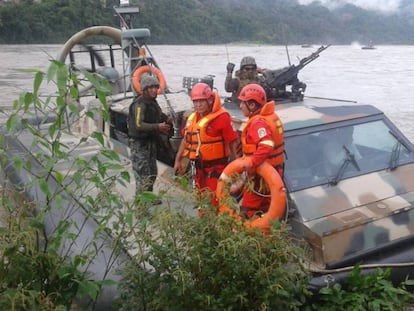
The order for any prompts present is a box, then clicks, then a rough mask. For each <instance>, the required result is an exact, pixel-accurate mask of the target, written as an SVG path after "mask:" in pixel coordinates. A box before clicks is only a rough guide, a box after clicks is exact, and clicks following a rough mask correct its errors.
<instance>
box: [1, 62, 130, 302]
mask: <svg viewBox="0 0 414 311" xmlns="http://www.w3.org/2000/svg"><path fill="white" fill-rule="evenodd" d="M30 71H31V72H32V73H33V74H34V82H33V90H32V91H31V92H24V93H22V94H21V95H20V97H19V98H18V99H17V100H15V101H14V103H13V110H11V111H9V112H8V113H9V117H8V120H7V121H6V126H5V129H4V132H2V133H1V135H0V143H1V150H2V152H0V161H1V163H2V167H3V168H4V167H8V169H7V174H12V176H27V177H26V178H27V180H26V181H25V182H24V183H21V184H20V187H19V185H17V184H16V183H15V184H14V186H17V189H15V191H17V192H15V193H21V195H20V197H18V198H17V199H13V196H11V194H10V191H11V190H9V191H8V192H7V193H6V192H4V193H2V196H1V199H2V209H4V208H5V209H6V210H7V211H8V213H9V217H8V218H7V219H8V222H7V226H4V227H3V228H0V229H2V230H0V309H2V310H40V309H41V310H60V309H61V310H67V309H69V308H70V306H71V304H72V303H73V301H76V300H78V299H82V300H83V301H90V302H91V306H92V305H93V303H94V302H95V301H96V299H97V297H98V296H99V294H100V292H101V290H102V288H103V287H104V286H113V282H112V281H111V280H110V279H106V280H104V281H101V280H99V279H98V280H96V279H92V280H90V279H89V278H90V275H89V272H88V267H89V265H91V264H92V265H93V262H94V259H95V258H96V257H97V256H98V254H100V253H101V249H102V248H103V247H105V244H104V243H103V242H102V239H103V238H102V237H103V236H107V234H108V232H111V233H113V234H114V235H113V237H112V238H113V241H112V242H113V243H114V246H113V247H112V248H111V252H112V253H111V254H108V256H109V258H107V260H108V261H107V266H106V267H105V266H104V267H102V269H103V270H104V271H103V274H104V275H105V273H108V271H109V270H110V269H111V266H112V264H113V262H114V261H116V260H117V258H118V255H119V253H120V248H121V245H120V243H121V242H120V241H121V240H122V239H123V234H124V233H123V232H122V231H120V232H119V234H117V232H116V230H114V231H111V230H113V228H114V226H115V221H114V220H113V219H112V217H113V215H114V214H116V213H118V212H119V213H122V212H121V211H120V210H122V209H123V208H128V207H129V205H128V204H126V203H124V202H123V198H121V197H119V195H118V194H117V193H115V192H114V191H113V189H114V187H115V186H117V187H124V186H125V185H126V184H127V183H129V181H130V176H129V174H128V172H127V171H125V167H124V166H123V165H122V164H121V161H120V156H119V154H117V153H115V152H114V151H113V150H111V149H108V148H106V146H107V141H106V139H105V137H104V136H103V134H102V133H100V132H95V133H92V134H91V135H90V136H85V137H77V136H76V135H73V136H72V138H73V139H71V140H68V139H67V137H68V136H67V135H68V133H69V132H70V131H71V129H70V125H71V124H73V123H76V122H78V121H79V120H80V119H82V118H84V119H85V118H86V119H88V118H93V114H84V113H83V112H82V110H81V109H80V106H79V105H78V104H77V102H76V101H75V98H77V95H78V91H77V89H78V87H80V86H81V85H80V82H79V79H78V77H77V76H76V75H74V74H73V72H71V71H70V70H69V67H68V66H67V65H65V64H63V63H60V62H57V61H52V62H51V65H50V67H49V68H48V71H47V73H45V72H42V71H40V70H30ZM82 74H83V75H84V76H86V77H87V78H88V82H89V83H92V84H93V85H94V89H95V95H96V97H97V98H99V99H101V103H102V106H101V108H100V109H99V113H100V115H101V116H102V117H103V118H104V119H105V120H107V121H108V119H107V117H108V106H107V104H106V98H105V96H106V95H107V94H108V92H109V89H110V87H109V83H108V82H107V81H106V80H102V79H100V78H99V77H97V76H95V75H93V74H90V73H88V72H84V73H82ZM44 82H47V83H53V84H55V86H56V94H54V95H51V96H48V97H40V96H39V93H40V89H41V87H42V84H43V83H44ZM29 134H30V135H29ZM21 137H25V138H21ZM18 138H21V139H23V140H25V139H26V140H25V143H27V145H26V148H27V149H29V150H26V152H25V155H24V156H23V157H21V156H15V157H10V154H7V152H6V151H5V150H7V149H9V148H10V146H14V145H13V144H14V142H16V141H18ZM85 146H91V147H93V150H94V152H93V154H90V153H89V155H86V156H80V155H79V148H85ZM62 165H63V166H62ZM62 167H64V169H63V170H62ZM25 172H27V174H26V175H25ZM20 174H22V175H20ZM12 190H13V189H12ZM12 193H14V192H12ZM30 198H34V199H32V200H33V201H29V200H30ZM79 212H80V213H82V215H83V217H84V220H83V223H79V219H78V218H76V217H71V216H72V215H75V214H76V213H79ZM90 220H92V221H93V222H94V223H95V224H96V228H95V230H94V231H92V232H91V235H92V236H85V231H84V230H85V227H86V226H85V223H87V222H88V221H90ZM45 223H47V224H48V225H47V226H45ZM113 224H114V225H113ZM121 225H122V224H121ZM121 225H118V227H121ZM128 230H130V229H128ZM128 232H129V231H128ZM82 236H83V237H82ZM79 237H81V238H80V239H79Z"/></svg>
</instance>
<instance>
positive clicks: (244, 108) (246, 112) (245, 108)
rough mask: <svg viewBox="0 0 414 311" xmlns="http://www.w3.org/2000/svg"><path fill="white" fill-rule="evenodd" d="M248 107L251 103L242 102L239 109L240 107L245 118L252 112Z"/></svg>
mask: <svg viewBox="0 0 414 311" xmlns="http://www.w3.org/2000/svg"><path fill="white" fill-rule="evenodd" d="M248 105H249V103H248V102H246V101H242V102H240V106H239V107H240V110H241V112H242V113H243V115H244V116H245V117H248V116H250V110H249V108H248Z"/></svg>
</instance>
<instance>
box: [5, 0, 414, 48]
mask: <svg viewBox="0 0 414 311" xmlns="http://www.w3.org/2000/svg"><path fill="white" fill-rule="evenodd" d="M130 2H131V4H132V5H138V6H139V8H140V12H141V13H140V14H139V15H138V17H137V18H136V19H134V20H133V23H132V26H133V27H135V28H138V27H148V28H150V29H151V32H152V42H154V43H158V44H220V43H227V42H258V43H265V44H279V45H280V44H286V43H288V44H303V43H314V44H317V43H331V44H350V43H352V42H354V41H359V42H361V43H367V42H369V41H373V43H374V44H413V43H414V30H413V29H414V27H412V26H413V23H414V22H413V18H412V17H413V12H412V11H411V12H410V8H409V7H408V6H407V7H406V8H405V10H406V12H405V14H406V15H405V16H403V14H402V13H399V14H382V13H380V12H375V11H366V10H363V9H361V8H359V7H356V6H353V5H347V6H343V7H338V8H337V9H333V10H329V9H328V8H326V7H325V6H322V5H321V4H320V3H319V2H317V1H315V2H313V3H311V4H310V5H306V6H305V5H300V4H299V3H298V1H289V0H278V1H276V0H273V1H269V0H256V1H242V0H235V1H228V0H214V1H197V0H181V1H169V0H141V1H133V0H131V1H130ZM114 5H116V6H119V1H116V0H111V1H109V0H108V1H106V6H104V5H103V4H102V1H99V0H72V1H59V0H43V1H41V2H37V1H36V2H35V1H21V2H20V3H19V4H14V3H6V4H3V5H2V6H0V19H1V21H2V22H1V24H0V42H1V43H8V44H11V43H63V40H66V39H68V38H70V37H71V36H72V35H73V34H74V33H76V32H78V31H80V30H82V29H83V28H86V27H90V26H96V25H108V26H114V27H118V26H119V19H118V18H114V16H113V15H114V14H113V10H112V7H113V6H114ZM402 10H403V9H402Z"/></svg>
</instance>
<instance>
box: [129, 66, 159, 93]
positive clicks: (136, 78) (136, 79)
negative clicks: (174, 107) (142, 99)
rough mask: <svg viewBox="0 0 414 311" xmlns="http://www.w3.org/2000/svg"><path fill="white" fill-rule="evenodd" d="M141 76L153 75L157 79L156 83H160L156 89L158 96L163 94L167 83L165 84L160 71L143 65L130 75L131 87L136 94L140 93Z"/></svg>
mask: <svg viewBox="0 0 414 311" xmlns="http://www.w3.org/2000/svg"><path fill="white" fill-rule="evenodd" d="M143 74H154V75H155V76H156V77H157V79H158V81H160V88H159V89H158V95H160V94H162V93H163V92H164V90H165V89H166V87H167V83H166V82H165V78H164V75H163V74H162V72H161V70H159V69H158V68H157V67H155V66H149V65H145V66H140V67H138V68H137V69H136V70H135V71H134V73H133V75H132V85H133V87H134V89H135V91H136V92H137V93H138V94H141V93H142V90H141V84H140V79H141V76H142V75H143Z"/></svg>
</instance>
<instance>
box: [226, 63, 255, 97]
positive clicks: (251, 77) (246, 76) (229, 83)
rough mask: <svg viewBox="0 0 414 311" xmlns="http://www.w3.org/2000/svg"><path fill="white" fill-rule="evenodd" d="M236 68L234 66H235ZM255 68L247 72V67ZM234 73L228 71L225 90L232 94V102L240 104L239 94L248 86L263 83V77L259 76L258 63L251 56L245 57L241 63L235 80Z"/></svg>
mask: <svg viewBox="0 0 414 311" xmlns="http://www.w3.org/2000/svg"><path fill="white" fill-rule="evenodd" d="M233 66H234V65H233ZM249 66H254V67H255V68H256V69H255V70H254V71H245V70H244V68H245V67H249ZM232 74H233V72H232V71H229V69H228V71H227V75H226V80H225V81H224V88H225V90H226V92H231V93H232V94H231V101H232V102H233V103H236V104H239V103H240V100H239V99H238V96H239V93H240V91H241V90H242V88H243V87H245V86H246V85H247V84H251V83H257V84H261V83H262V82H263V76H261V75H259V74H258V71H257V66H256V61H255V60H254V58H253V57H251V56H246V57H243V58H242V60H241V62H240V69H239V70H237V71H236V73H235V78H233V76H232Z"/></svg>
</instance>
